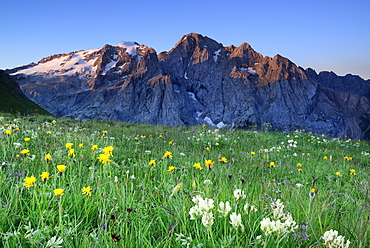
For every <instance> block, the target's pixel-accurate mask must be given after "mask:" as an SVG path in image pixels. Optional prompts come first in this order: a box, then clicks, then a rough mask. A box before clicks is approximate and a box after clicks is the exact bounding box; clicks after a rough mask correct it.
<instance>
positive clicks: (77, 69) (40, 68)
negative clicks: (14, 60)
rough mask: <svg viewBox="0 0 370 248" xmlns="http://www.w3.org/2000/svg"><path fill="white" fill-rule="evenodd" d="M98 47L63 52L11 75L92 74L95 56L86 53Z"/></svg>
mask: <svg viewBox="0 0 370 248" xmlns="http://www.w3.org/2000/svg"><path fill="white" fill-rule="evenodd" d="M98 50H99V49H91V50H88V51H80V52H77V53H74V54H72V55H71V54H65V55H62V56H61V57H59V58H55V59H52V60H49V61H47V62H45V63H38V64H37V65H35V66H33V67H29V68H27V69H24V70H19V71H17V72H16V73H14V74H12V75H17V74H25V75H33V74H36V73H53V74H54V75H55V76H59V75H66V76H72V75H74V74H75V73H81V72H85V73H86V74H89V75H94V73H95V71H96V67H94V66H93V65H94V63H95V61H96V59H97V58H98V57H97V56H96V57H94V58H92V59H88V55H90V54H92V53H94V52H96V51H98Z"/></svg>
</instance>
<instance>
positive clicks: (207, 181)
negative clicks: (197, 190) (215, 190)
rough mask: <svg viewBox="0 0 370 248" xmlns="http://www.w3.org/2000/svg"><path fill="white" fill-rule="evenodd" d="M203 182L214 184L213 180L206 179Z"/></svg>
mask: <svg viewBox="0 0 370 248" xmlns="http://www.w3.org/2000/svg"><path fill="white" fill-rule="evenodd" d="M203 183H204V184H212V181H211V180H208V179H206V180H204V181H203Z"/></svg>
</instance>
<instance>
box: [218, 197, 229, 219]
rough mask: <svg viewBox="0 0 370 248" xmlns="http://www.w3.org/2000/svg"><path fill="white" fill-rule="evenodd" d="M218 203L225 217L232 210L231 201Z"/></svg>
mask: <svg viewBox="0 0 370 248" xmlns="http://www.w3.org/2000/svg"><path fill="white" fill-rule="evenodd" d="M218 205H219V207H220V209H219V210H218V212H220V213H221V214H222V215H223V216H224V217H226V215H228V214H229V212H230V211H231V206H230V202H229V201H226V202H225V203H224V202H220V203H219V204H218Z"/></svg>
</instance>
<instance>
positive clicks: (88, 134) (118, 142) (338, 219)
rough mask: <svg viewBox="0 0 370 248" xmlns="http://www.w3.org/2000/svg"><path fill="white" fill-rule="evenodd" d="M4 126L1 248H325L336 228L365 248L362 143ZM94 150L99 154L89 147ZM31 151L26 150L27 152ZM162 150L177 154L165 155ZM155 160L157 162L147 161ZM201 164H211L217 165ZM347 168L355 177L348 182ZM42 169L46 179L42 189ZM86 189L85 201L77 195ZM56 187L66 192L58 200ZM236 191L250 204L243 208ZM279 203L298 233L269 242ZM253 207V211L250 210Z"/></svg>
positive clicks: (365, 155)
mask: <svg viewBox="0 0 370 248" xmlns="http://www.w3.org/2000/svg"><path fill="white" fill-rule="evenodd" d="M0 124H1V127H2V130H0V151H1V152H0V156H1V161H0V166H1V169H0V235H1V238H0V247H58V246H61V247H99V248H100V247H325V246H324V244H323V243H324V240H323V239H322V238H321V237H322V236H323V234H324V233H325V232H326V231H329V230H330V229H333V230H337V231H338V232H339V234H340V235H342V236H345V240H350V242H351V247H370V241H369V240H370V235H369V221H370V197H369V187H370V185H369V184H370V174H369V167H370V164H369V161H370V154H369V152H370V149H369V147H370V146H369V142H366V141H352V140H346V139H330V138H325V137H317V136H313V135H311V134H309V133H305V132H303V131H302V132H301V131H297V132H294V133H285V134H284V133H274V132H267V131H264V130H260V131H258V132H257V131H254V130H232V131H230V130H223V129H222V130H213V129H210V128H209V127H191V128H183V127H177V128H169V127H163V126H151V125H144V124H127V123H122V122H108V121H89V122H79V121H74V120H70V119H55V120H53V119H52V117H42V116H33V117H20V118H16V119H15V118H13V117H10V116H6V117H3V118H0ZM6 130H11V134H10V135H6ZM103 131H107V133H106V134H104V133H103ZM47 132H49V133H47ZM24 138H30V140H29V141H25V140H24ZM66 143H73V146H72V148H73V149H75V150H74V154H75V156H68V153H69V152H70V150H69V149H68V148H66ZM170 143H172V144H170ZM80 144H83V146H79V145H80ZM93 145H97V146H98V147H99V149H97V150H95V151H93V150H92V149H91V147H92V146H93ZM108 146H113V147H114V150H113V156H110V159H111V160H112V162H107V163H106V164H105V165H104V164H102V163H101V162H100V161H99V160H98V159H97V158H98V156H99V154H102V152H103V151H102V149H103V148H105V147H108ZM24 149H28V150H29V153H28V154H21V152H22V151H23V150H24ZM166 151H169V152H171V153H172V156H173V157H172V158H163V156H164V154H165V152H166ZM48 153H50V155H51V157H52V158H51V161H49V162H48V161H46V160H45V155H46V154H48ZM253 153H255V154H253ZM325 156H326V158H327V159H324V157H325ZM346 156H347V157H348V159H345V158H347V157H346ZM221 157H225V158H227V160H228V162H227V163H223V162H221V161H219V160H220V158H221ZM151 160H155V162H156V165H149V162H150V161H151ZM205 160H212V161H214V162H215V163H214V165H213V167H212V169H207V167H206V166H205V164H204V161H205ZM271 162H274V164H275V166H276V167H270V163H271ZM195 163H200V165H201V166H202V170H199V169H196V168H195V167H194V166H193V165H194V164H195ZM298 163H300V164H302V166H301V167H297V164H298ZM61 164H63V165H66V170H65V171H63V172H62V173H60V172H58V170H57V165H61ZM170 166H173V167H175V168H174V170H173V171H168V170H169V168H170ZM298 169H301V170H302V172H298ZM351 169H354V170H355V171H356V175H350V170H351ZM42 172H49V173H50V176H51V178H50V179H47V180H46V181H42V180H41V177H40V175H41V173H42ZM336 172H339V173H340V174H341V175H340V176H338V175H336ZM31 176H34V177H36V178H37V180H36V182H35V183H34V186H31V187H29V188H27V187H25V186H24V182H25V181H24V179H25V178H26V177H31ZM181 183H182V184H181ZM180 185H182V186H181V187H180ZM297 185H298V186H297ZM87 186H90V187H91V188H92V191H91V195H90V196H87V195H84V194H82V193H83V192H82V189H83V188H85V187H87ZM176 186H177V188H176ZM299 186H301V187H299ZM175 188H176V189H175ZM312 188H315V190H316V192H315V196H314V197H313V198H312V197H310V191H311V189H312ZM55 189H63V190H64V195H62V196H56V195H54V192H53V191H54V190H55ZM174 189H175V190H174ZM236 189H240V190H242V191H244V194H245V198H241V199H239V200H236V199H235V198H234V195H233V194H234V191H235V190H236ZM197 195H200V196H201V197H202V198H203V199H204V198H208V199H212V200H213V201H214V207H213V208H212V209H210V210H209V212H212V214H213V217H214V219H213V224H212V225H211V226H210V228H206V227H205V226H204V225H203V224H202V216H199V218H197V219H195V220H192V219H190V218H189V217H190V215H189V211H190V209H191V208H192V207H194V206H195V205H196V203H195V202H193V201H192V199H193V197H195V196H197ZM277 199H280V200H281V202H282V203H283V204H284V206H285V208H284V211H285V212H284V214H288V213H289V214H290V215H291V216H292V218H293V220H294V221H295V222H296V228H294V229H295V230H294V231H293V232H289V233H281V234H280V235H279V234H277V233H272V234H270V235H267V234H265V233H264V232H263V231H262V230H261V224H260V222H261V221H262V220H263V219H264V218H270V219H271V220H272V213H273V211H274V209H272V208H271V203H272V202H274V201H276V200H277ZM221 201H222V202H226V201H229V203H230V205H231V208H232V209H231V211H230V212H229V213H228V214H227V215H226V217H224V216H223V215H222V213H220V212H219V211H218V210H219V203H220V202H221ZM246 203H248V204H250V205H253V206H254V207H255V208H256V209H257V212H254V213H247V212H245V210H244V205H245V204H246ZM233 212H236V213H237V214H241V223H242V225H243V226H244V228H241V227H237V228H234V227H233V226H232V225H231V224H230V215H231V213H233ZM281 220H282V221H284V218H281ZM187 245H188V246H187Z"/></svg>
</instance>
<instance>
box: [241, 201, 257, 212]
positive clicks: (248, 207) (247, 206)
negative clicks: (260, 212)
mask: <svg viewBox="0 0 370 248" xmlns="http://www.w3.org/2000/svg"><path fill="white" fill-rule="evenodd" d="M244 211H245V212H246V213H247V214H252V213H255V212H257V208H256V207H255V206H253V205H250V204H249V203H248V202H246V203H245V204H244Z"/></svg>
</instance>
